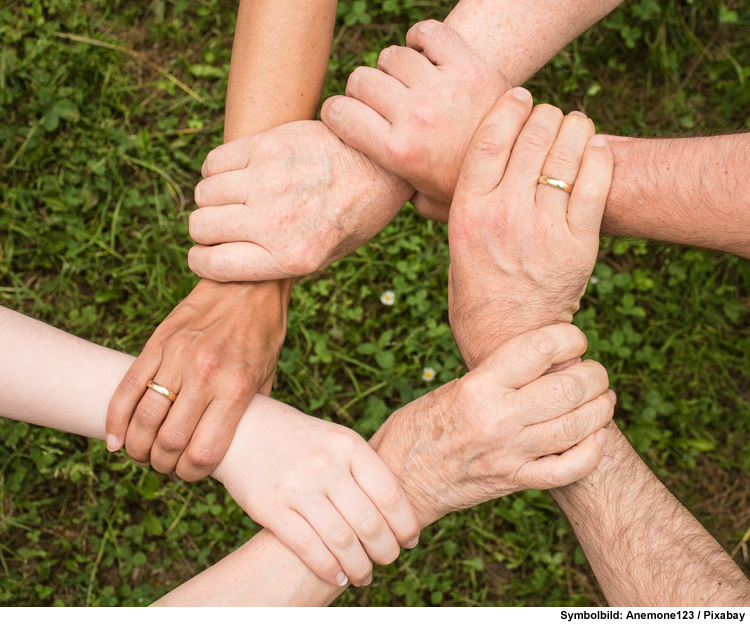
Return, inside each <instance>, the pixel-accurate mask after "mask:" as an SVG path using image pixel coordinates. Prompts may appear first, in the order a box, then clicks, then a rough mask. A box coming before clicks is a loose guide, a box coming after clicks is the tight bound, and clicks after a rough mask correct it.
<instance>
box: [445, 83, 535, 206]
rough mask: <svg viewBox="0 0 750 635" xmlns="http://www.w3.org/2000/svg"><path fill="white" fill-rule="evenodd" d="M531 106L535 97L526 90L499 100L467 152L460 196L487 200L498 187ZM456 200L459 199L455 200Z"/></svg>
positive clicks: (512, 90)
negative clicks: (479, 197) (484, 197)
mask: <svg viewBox="0 0 750 635" xmlns="http://www.w3.org/2000/svg"><path fill="white" fill-rule="evenodd" d="M531 106H532V99H531V93H530V92H529V91H528V90H526V89H525V88H512V89H511V90H509V91H508V92H507V93H505V94H504V95H503V96H502V97H500V99H498V100H497V103H496V104H495V105H494V106H493V107H492V109H491V110H490V112H489V113H487V115H486V116H485V118H484V120H483V121H482V123H481V124H480V126H479V128H478V129H477V131H476V133H475V134H474V138H473V139H472V141H471V145H470V146H469V149H468V151H467V152H466V157H465V158H464V162H463V165H462V166H461V174H460V176H459V178H458V185H457V186H456V193H457V194H458V193H459V192H460V193H461V194H462V195H467V194H468V195H474V196H484V195H486V194H489V193H490V192H492V191H493V190H494V189H495V188H496V187H497V186H498V184H499V183H500V181H501V180H502V179H503V175H504V173H505V169H506V166H507V164H508V160H509V158H510V156H511V152H512V150H513V145H514V144H515V142H516V138H517V137H518V135H519V133H520V132H521V129H522V128H523V126H524V123H525V122H526V120H527V119H528V117H529V113H530V112H531ZM456 198H459V197H458V196H456V197H454V200H456Z"/></svg>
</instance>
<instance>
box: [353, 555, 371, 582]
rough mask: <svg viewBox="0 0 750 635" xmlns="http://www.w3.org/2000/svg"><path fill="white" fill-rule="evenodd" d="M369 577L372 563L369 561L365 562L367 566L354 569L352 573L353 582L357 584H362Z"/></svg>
mask: <svg viewBox="0 0 750 635" xmlns="http://www.w3.org/2000/svg"><path fill="white" fill-rule="evenodd" d="M371 575H372V563H371V562H370V561H369V560H368V561H367V564H364V565H360V566H358V567H356V568H355V570H354V571H353V573H352V576H353V578H354V580H355V581H356V582H357V583H358V584H362V583H363V582H364V581H365V580H366V579H367V578H369V577H370V576H371Z"/></svg>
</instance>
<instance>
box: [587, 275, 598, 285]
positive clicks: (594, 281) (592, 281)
mask: <svg viewBox="0 0 750 635" xmlns="http://www.w3.org/2000/svg"><path fill="white" fill-rule="evenodd" d="M589 282H590V283H591V284H596V283H597V282H599V278H597V277H596V276H591V277H590V278H589Z"/></svg>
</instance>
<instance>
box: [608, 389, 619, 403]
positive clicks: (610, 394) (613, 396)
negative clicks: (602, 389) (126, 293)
mask: <svg viewBox="0 0 750 635" xmlns="http://www.w3.org/2000/svg"><path fill="white" fill-rule="evenodd" d="M607 396H608V397H609V398H610V399H611V400H612V403H613V404H615V405H617V393H616V392H615V391H614V390H608V391H607Z"/></svg>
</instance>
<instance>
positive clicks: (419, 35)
mask: <svg viewBox="0 0 750 635" xmlns="http://www.w3.org/2000/svg"><path fill="white" fill-rule="evenodd" d="M406 45H407V46H408V47H410V48H413V49H414V50H415V51H421V52H423V53H424V54H425V56H426V57H427V59H428V60H430V61H431V62H432V63H433V64H435V65H436V66H443V65H448V64H458V63H461V62H463V61H464V60H465V59H466V58H467V57H473V56H474V53H473V52H472V50H471V48H469V45H468V44H467V43H466V40H464V39H463V38H462V37H461V36H460V35H459V34H458V33H457V32H456V31H454V30H453V29H452V28H451V27H449V26H448V25H447V24H443V23H442V22H438V21H437V20H425V21H424V22H417V24H415V25H414V26H412V27H411V28H410V29H409V30H408V31H407V33H406Z"/></svg>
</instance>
